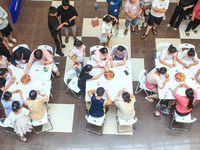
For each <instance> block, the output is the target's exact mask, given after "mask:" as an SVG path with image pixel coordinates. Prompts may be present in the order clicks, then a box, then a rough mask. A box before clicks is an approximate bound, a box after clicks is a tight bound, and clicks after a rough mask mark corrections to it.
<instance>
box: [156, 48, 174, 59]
mask: <svg viewBox="0 0 200 150" xmlns="http://www.w3.org/2000/svg"><path fill="white" fill-rule="evenodd" d="M176 55H177V52H176V53H175V54H173V55H169V53H168V48H164V49H163V50H162V52H161V54H160V56H159V58H160V59H161V60H164V59H172V58H173V57H174V56H176Z"/></svg>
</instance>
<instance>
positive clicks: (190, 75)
mask: <svg viewBox="0 0 200 150" xmlns="http://www.w3.org/2000/svg"><path fill="white" fill-rule="evenodd" d="M165 61H166V62H167V63H171V64H172V63H173V60H172V59H170V60H165ZM182 61H183V62H184V63H186V64H190V63H192V62H193V60H184V59H182ZM155 64H156V68H160V67H163V66H165V65H163V64H161V63H160V62H159V59H155ZM165 67H166V68H167V74H169V75H170V77H169V81H168V82H166V84H165V87H164V88H163V89H159V88H158V94H159V98H160V99H163V97H164V94H165V92H166V91H168V93H169V94H168V96H167V98H166V99H174V96H173V94H172V92H173V90H174V89H175V88H176V87H177V86H178V85H179V84H180V83H184V82H177V81H176V80H175V74H176V73H177V72H182V73H184V74H185V76H186V79H185V83H186V84H188V85H189V86H190V87H192V88H194V89H195V90H196V91H197V99H200V84H199V83H197V82H196V80H195V77H194V76H195V74H196V73H197V71H198V70H199V69H200V63H199V64H197V65H195V66H192V67H190V68H188V69H187V68H184V67H183V65H182V64H180V63H178V62H176V67H173V68H169V67H168V66H165ZM160 77H161V81H162V82H164V81H165V76H160ZM193 79H194V80H193ZM185 90H186V88H185V87H180V88H179V89H178V90H177V94H179V95H181V96H185Z"/></svg>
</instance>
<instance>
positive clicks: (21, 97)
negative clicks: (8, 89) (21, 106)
mask: <svg viewBox="0 0 200 150" xmlns="http://www.w3.org/2000/svg"><path fill="white" fill-rule="evenodd" d="M17 92H19V95H20V99H21V100H23V99H24V98H23V95H22V91H21V90H18V91H17Z"/></svg>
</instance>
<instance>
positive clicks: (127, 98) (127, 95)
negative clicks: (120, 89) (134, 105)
mask: <svg viewBox="0 0 200 150" xmlns="http://www.w3.org/2000/svg"><path fill="white" fill-rule="evenodd" d="M122 98H123V99H124V101H125V102H127V103H129V102H130V101H131V98H130V94H129V93H128V92H124V93H123V94H122Z"/></svg>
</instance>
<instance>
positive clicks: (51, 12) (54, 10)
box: [49, 6, 58, 14]
mask: <svg viewBox="0 0 200 150" xmlns="http://www.w3.org/2000/svg"><path fill="white" fill-rule="evenodd" d="M57 11H58V10H57V9H56V7H54V6H51V7H50V8H49V14H55V13H56V12H57Z"/></svg>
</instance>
